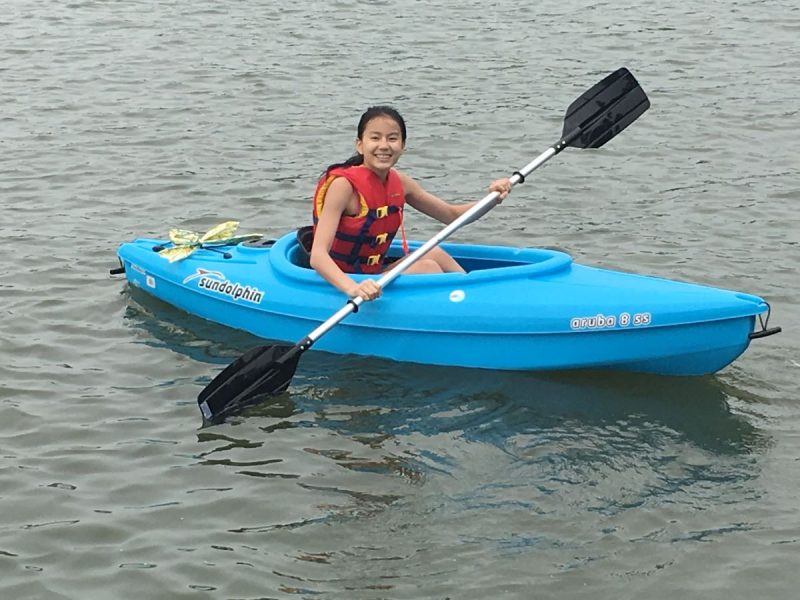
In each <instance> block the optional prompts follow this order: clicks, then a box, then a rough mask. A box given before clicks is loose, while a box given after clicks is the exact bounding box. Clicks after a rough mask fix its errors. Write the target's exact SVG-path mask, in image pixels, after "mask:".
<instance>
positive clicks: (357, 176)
mask: <svg viewBox="0 0 800 600" xmlns="http://www.w3.org/2000/svg"><path fill="white" fill-rule="evenodd" d="M337 177H344V178H345V179H347V181H349V182H350V185H352V186H353V189H354V190H355V192H356V194H357V195H358V203H359V205H360V212H359V214H358V215H356V216H352V217H351V216H348V215H342V218H341V219H340V220H339V227H338V228H337V229H336V235H335V237H334V240H333V244H332V245H331V249H330V252H329V254H330V256H331V258H332V259H333V262H335V263H336V264H337V265H338V266H339V268H340V269H341V270H342V271H344V272H345V273H380V272H381V271H383V269H384V267H385V261H386V253H387V252H388V251H389V246H390V245H391V243H392V240H393V239H394V236H395V234H396V233H397V230H398V228H400V227H401V226H402V223H403V205H404V204H405V191H404V190H403V184H402V182H401V181H400V176H399V175H398V174H397V172H396V171H395V170H394V169H392V170H390V171H389V175H388V177H387V178H386V183H384V182H383V181H381V178H380V177H378V175H376V174H375V173H374V172H373V171H372V170H370V169H369V168H367V167H364V166H360V165H359V166H355V167H344V168H337V169H331V170H330V171H329V172H328V173H327V175H326V176H325V177H322V178H321V179H320V180H319V183H318V184H317V191H316V192H315V193H314V231H316V226H317V222H318V221H319V215H320V214H321V213H322V204H323V203H324V201H325V194H326V193H327V191H328V187H330V185H331V183H332V182H333V180H334V179H336V178H337Z"/></svg>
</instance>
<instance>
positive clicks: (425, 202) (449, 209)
mask: <svg viewBox="0 0 800 600" xmlns="http://www.w3.org/2000/svg"><path fill="white" fill-rule="evenodd" d="M398 175H399V176H400V180H401V181H402V182H403V189H404V191H405V195H406V202H408V204H410V205H411V206H413V207H414V208H415V209H417V210H418V211H419V212H421V213H424V214H426V215H428V216H429V217H431V218H433V219H436V220H437V221H440V222H442V223H444V224H445V225H447V224H449V223H452V222H453V221H455V220H456V219H457V218H458V217H460V216H461V215H463V214H464V213H465V212H467V211H468V210H469V209H470V208H471V207H473V206H475V204H477V202H468V203H466V204H450V203H449V202H445V201H444V200H442V199H441V198H439V197H438V196H435V195H433V194H431V193H430V192H429V191H427V190H425V189H423V187H422V186H421V185H420V184H419V183H417V182H416V181H415V180H414V179H412V178H411V177H409V176H408V175H406V174H405V173H401V172H399V171H398ZM489 191H490V192H499V193H500V200H501V201H502V200H503V199H504V198H505V197H506V196H508V192H509V191H511V181H510V180H509V179H508V178H504V179H497V180H495V181H493V182H492V183H491V185H489Z"/></svg>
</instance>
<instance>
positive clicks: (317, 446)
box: [0, 0, 800, 600]
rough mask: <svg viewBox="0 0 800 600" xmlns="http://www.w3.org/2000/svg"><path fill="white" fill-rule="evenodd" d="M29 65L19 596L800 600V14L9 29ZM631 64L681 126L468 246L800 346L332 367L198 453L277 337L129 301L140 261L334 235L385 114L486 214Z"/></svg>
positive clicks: (584, 162) (44, 4) (7, 379)
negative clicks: (227, 371) (752, 310)
mask: <svg viewBox="0 0 800 600" xmlns="http://www.w3.org/2000/svg"><path fill="white" fill-rule="evenodd" d="M0 40H2V43H0V107H2V110H1V111H0V199H1V200H2V206H3V210H2V212H1V213H0V249H1V250H2V260H1V261H0V319H2V321H0V332H1V333H2V345H0V597H2V598H3V599H6V598H9V599H17V598H24V599H28V598H34V599H60V598H69V599H72V598H75V599H81V600H90V599H108V598H115V599H117V598H120V599H122V598H137V599H140V598H148V599H149V598H158V599H160V598H237V599H245V598H247V599H255V598H325V599H327V598H337V599H338V598H358V599H362V598H370V599H372V598H376V599H377V598H391V599H405V598H435V599H443V598H453V599H455V598H459V599H461V598H467V599H469V598H475V599H484V598H559V599H561V598H570V599H571V598H592V599H597V598H609V599H610V598H613V599H615V600H616V599H622V598H650V599H660V598H664V599H667V598H669V599H673V598H704V599H709V598H712V599H713V598H724V599H725V600H730V599H733V598H779V599H783V598H796V597H797V589H798V586H799V585H800V572H798V568H797V567H798V551H800V524H799V523H800V519H799V518H798V515H797V504H798V487H799V486H798V457H800V408H798V403H797V400H798V392H797V390H798V385H797V384H798V379H800V339H799V338H798V334H797V331H798V327H800V302H799V301H798V291H799V290H800V284H798V276H797V267H796V265H797V261H798V250H799V248H798V241H800V234H799V233H798V218H797V210H798V209H797V207H798V205H800V185H798V171H800V169H798V166H800V161H799V160H798V158H799V157H800V143H798V135H797V129H798V125H800V115H798V98H800V86H798V73H800V49H799V47H798V40H800V8H799V7H798V5H797V3H796V2H790V1H789V0H774V1H770V2H755V1H747V0H745V1H740V2H722V1H720V0H716V1H715V0H711V1H706V2H698V1H696V0H688V1H686V2H680V3H675V2H671V3H665V2H656V3H652V2H641V1H636V0H635V1H634V2H633V3H624V4H619V3H617V4H613V3H596V4H593V5H583V4H582V3H579V2H575V1H567V2H563V1H561V2H553V1H550V0H545V1H543V2H538V3H532V4H531V3H528V4H520V3H518V2H511V1H508V0H497V1H494V2H473V1H464V0H439V1H435V0H432V1H427V2H412V1H410V0H409V1H408V2H353V1H347V0H339V1H334V2H330V3H313V2H309V1H307V0H298V1H296V2H293V3H291V4H289V3H280V4H279V3H266V2H256V1H254V0H235V1H231V2H214V1H212V0H195V1H193V2H178V1H177V0H165V1H161V2H145V1H134V0H119V1H116V2H100V1H88V0H87V1H78V0H76V1H74V2H48V1H45V0H10V2H9V1H7V2H6V3H5V4H4V10H3V11H2V14H0ZM620 66H627V67H629V68H630V69H631V70H632V71H633V72H634V73H635V74H636V76H637V77H638V79H639V81H640V83H641V84H642V86H643V87H644V88H645V89H646V91H647V92H648V94H649V96H650V99H651V102H652V108H651V109H650V111H649V112H648V113H646V114H645V115H644V116H643V117H642V118H641V119H640V120H639V121H638V122H636V123H635V124H634V125H632V126H631V127H630V128H629V129H628V130H626V131H625V132H624V133H623V134H621V135H620V136H619V137H618V138H617V139H615V140H613V141H612V142H611V143H610V144H609V145H607V146H606V147H604V148H602V149H601V150H598V151H578V150H568V151H566V152H564V153H563V154H561V155H559V156H558V157H557V158H556V159H554V160H553V161H551V162H550V163H549V164H548V165H547V166H546V167H545V168H543V169H541V170H540V171H538V172H537V173H536V174H535V175H534V176H532V177H531V178H529V180H528V182H526V183H525V185H523V186H519V187H518V188H516V189H515V191H514V193H513V194H512V195H511V197H509V199H508V200H506V202H504V204H503V205H502V206H501V207H500V208H499V209H496V210H495V211H493V212H492V213H490V214H489V215H487V216H485V217H484V218H483V219H482V220H481V221H479V222H477V223H474V224H473V225H471V226H470V227H468V228H465V229H463V230H461V231H460V232H458V234H457V235H456V236H455V240H454V241H463V242H478V243H510V244H513V245H540V246H555V247H559V248H562V249H564V250H566V251H568V252H570V253H571V254H572V255H573V256H574V257H575V259H576V260H578V261H580V262H584V263H588V264H593V265H600V266H607V267H615V268H619V269H623V270H627V271H634V272H640V273H649V274H656V275H662V276H667V277H670V278H675V279H682V280H689V281H696V282H701V283H707V284H712V285H718V286H722V287H727V288H732V289H737V290H741V291H746V292H749V293H754V294H758V295H761V296H763V297H764V298H766V299H767V300H768V301H769V302H770V303H771V305H772V309H773V315H772V320H771V324H774V325H780V326H782V327H783V328H784V332H783V333H782V334H780V335H778V336H774V337H770V338H767V339H764V340H757V341H755V342H754V343H753V344H752V345H751V348H750V349H749V350H748V351H747V353H746V354H745V355H744V356H742V357H741V358H740V359H739V360H738V361H736V362H735V363H734V364H733V365H731V366H730V367H728V368H726V369H724V370H723V371H721V372H720V373H718V374H716V375H714V376H709V377H702V378H688V379H680V378H660V377H648V376H633V375H624V374H618V375H608V374H602V373H597V372H592V373H556V374H525V373H493V372H489V373H486V372H477V371H468V370H458V369H444V368H430V367H424V366H413V365H400V364H393V363H389V362H383V361H373V360H366V359H359V358H354V357H340V356H331V355H326V354H322V353H316V352H311V353H308V354H307V355H306V356H304V358H303V360H302V361H301V365H300V368H299V370H298V372H297V375H296V376H295V378H294V381H293V385H292V387H291V388H290V391H289V394H287V395H285V396H282V397H281V398H279V399H278V400H276V402H274V403H272V404H269V405H265V406H262V407H260V408H258V409H256V410H254V411H252V412H250V413H249V414H248V415H247V416H246V417H243V418H238V419H232V420H231V421H230V422H229V423H227V424H224V425H221V426H217V427H211V428H205V429H201V428H200V415H199V411H198V409H197V406H196V402H195V398H196V395H197V393H198V392H199V391H200V390H201V389H202V387H203V386H204V385H205V384H206V383H207V382H208V381H209V380H210V378H211V377H213V376H214V374H216V373H217V372H219V370H220V369H221V368H223V367H224V366H225V365H226V364H227V363H228V362H230V361H231V360H232V359H233V358H234V357H235V356H237V355H238V354H240V353H241V352H242V351H244V350H245V349H246V348H248V347H250V346H251V345H254V344H256V343H257V340H256V339H254V338H252V337H250V336H248V335H246V334H243V333H241V332H235V331H231V330H228V329H225V328H223V327H219V326H216V325H212V324H209V323H206V322H204V321H202V320H200V319H197V318H194V317H191V316H189V315H185V314H183V313H181V312H179V311H177V310H174V309H172V308H170V307H168V306H166V305H163V304H161V303H158V302H155V301H153V300H149V299H148V298H147V297H143V296H142V295H141V294H135V293H134V292H132V291H131V290H128V289H127V287H126V286H125V284H124V282H123V281H121V280H120V278H118V277H116V278H115V277H111V276H110V275H109V274H108V270H109V268H112V267H114V266H115V263H116V259H115V250H116V247H117V245H118V244H119V243H121V242H122V241H125V240H128V239H131V238H133V237H138V236H159V237H160V236H164V235H165V234H166V231H167V229H169V228H170V227H175V226H180V227H184V228H189V229H194V230H198V231H205V230H207V229H208V228H210V227H212V226H213V225H215V224H217V223H220V222H222V221H224V220H228V219H237V220H240V221H241V223H242V226H241V230H242V231H244V232H253V231H257V232H263V233H265V234H266V235H269V236H272V237H275V236H277V235H280V234H282V233H284V232H285V231H287V230H289V229H291V228H294V227H297V226H299V225H302V224H305V223H307V222H308V219H309V215H310V195H311V193H312V191H313V187H314V182H315V179H316V176H317V175H318V174H319V173H320V171H321V170H322V169H323V168H324V167H325V166H326V165H327V164H329V163H331V162H334V161H337V160H339V159H342V158H344V157H346V156H348V155H349V154H350V152H351V150H352V146H353V139H354V137H355V124H356V121H357V119H358V116H359V115H360V113H361V111H362V110H363V109H364V107H365V106H367V105H369V104H373V103H378V102H390V103H393V104H395V105H396V106H397V107H398V108H400V110H401V111H402V112H403V113H404V115H405V117H406V119H407V122H408V126H409V136H410V137H409V150H408V153H407V155H406V156H405V157H404V158H403V160H402V162H401V165H400V166H401V167H402V168H404V169H405V170H406V171H408V172H409V173H411V174H412V175H413V176H415V177H416V178H417V179H419V180H420V181H421V182H422V183H423V184H424V185H425V187H426V188H427V189H429V190H431V191H433V192H435V193H437V194H439V195H441V196H442V197H445V198H447V199H450V200H461V199H464V200H466V199H474V198H478V197H481V196H482V195H483V193H484V189H485V186H486V185H487V184H488V182H489V181H490V180H492V179H493V178H495V177H499V176H503V175H507V174H509V173H510V172H511V171H513V170H514V169H517V168H519V167H521V166H523V165H524V164H526V163H527V162H528V161H530V160H531V159H532V158H534V157H535V156H537V155H538V154H539V153H540V152H542V151H544V150H545V149H546V148H547V147H548V146H549V145H550V144H551V143H553V142H555V141H556V139H557V137H558V135H559V133H560V129H561V120H562V117H563V113H564V110H565V109H566V107H567V106H568V105H569V103H570V102H571V101H572V100H573V99H574V98H576V97H577V96H578V95H579V94H581V93H582V92H583V91H584V90H585V89H587V88H588V87H590V86H591V85H592V84H594V83H595V82H596V81H598V80H599V79H600V78H602V76H604V75H605V74H606V73H608V72H610V71H611V70H614V69H616V68H618V67H620ZM408 227H409V229H410V233H411V235H412V237H416V238H424V237H425V236H428V235H430V234H432V233H434V232H435V231H437V230H438V228H439V225H437V224H436V223H433V222H431V221H430V220H428V219H426V218H424V217H422V216H419V215H416V216H413V217H410V218H409V224H408ZM387 293H389V291H388V290H387Z"/></svg>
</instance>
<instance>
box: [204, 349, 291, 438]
mask: <svg viewBox="0 0 800 600" xmlns="http://www.w3.org/2000/svg"><path fill="white" fill-rule="evenodd" d="M301 353H302V351H301V350H300V348H299V347H298V346H282V345H273V346H258V347H257V348H252V349H251V350H248V351H247V352H245V353H244V354H243V355H242V356H240V357H239V358H237V359H236V360H235V361H234V362H232V363H231V364H229V365H228V366H227V367H226V368H225V369H224V370H223V371H222V372H221V373H220V374H219V375H217V376H216V377H215V378H214V379H213V380H212V381H211V383H209V384H208V385H207V386H206V387H205V388H204V389H203V391H202V392H200V394H199V395H198V396H197V404H198V405H199V406H200V411H201V412H202V413H203V420H204V421H206V422H210V423H221V422H222V421H224V420H225V418H226V417H228V416H230V415H232V414H235V413H237V412H239V411H240V410H242V409H243V408H245V407H247V406H252V405H253V404H257V403H259V402H261V401H262V400H264V399H266V398H268V397H269V396H274V395H276V394H280V393H281V392H284V391H286V388H288V387H289V384H290V383H291V381H292V377H293V376H294V372H295V369H297V363H298V361H299V360H300V355H301Z"/></svg>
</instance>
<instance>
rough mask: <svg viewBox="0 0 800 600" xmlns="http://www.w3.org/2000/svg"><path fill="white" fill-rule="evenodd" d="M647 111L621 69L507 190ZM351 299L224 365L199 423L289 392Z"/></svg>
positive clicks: (494, 196)
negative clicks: (296, 332) (292, 339)
mask: <svg viewBox="0 0 800 600" xmlns="http://www.w3.org/2000/svg"><path fill="white" fill-rule="evenodd" d="M649 107H650V101H649V100H648V99H647V95H646V94H645V93H644V90H643V89H642V88H641V87H640V86H639V83H638V82H637V81H636V79H635V78H634V76H633V75H632V74H631V72H630V71H628V69H626V68H622V69H618V70H617V71H614V72H613V73H611V74H610V75H608V76H607V77H605V78H604V79H603V80H602V81H600V82H599V83H597V84H596V85H594V86H593V87H592V88H590V89H589V90H588V91H587V92H585V93H584V94H582V95H581V96H580V97H579V98H578V99H576V100H575V101H574V102H573V103H572V104H570V106H569V108H568V109H567V114H566V116H565V117H564V129H563V131H562V133H561V139H559V141H558V142H556V143H555V144H553V145H552V146H551V147H550V148H548V149H547V150H545V151H544V152H543V153H542V154H540V155H539V156H538V157H537V158H536V159H534V160H533V161H531V162H530V163H528V164H527V165H526V166H524V167H523V168H522V169H520V170H519V171H514V173H513V175H512V176H511V185H512V186H513V185H516V184H517V183H524V181H525V177H526V176H527V175H528V174H530V173H531V172H532V171H534V170H536V169H537V168H539V167H540V166H541V165H543V164H544V163H545V162H547V161H548V160H550V159H551V158H552V157H553V156H555V155H556V154H558V153H559V152H561V151H562V150H563V149H564V148H567V147H570V146H571V147H573V148H599V147H600V146H602V145H603V144H605V143H606V142H608V141H609V140H610V139H611V138H613V137H614V136H615V135H617V134H618V133H619V132H621V131H622V130H623V129H625V128H626V127H627V126H628V125H630V124H631V123H633V122H634V121H635V120H636V119H637V118H638V117H639V116H640V115H641V114H642V113H643V112H645V111H646V110H647V109H648V108H649ZM499 196H500V194H499V193H497V192H492V193H491V194H488V195H487V196H486V197H484V198H483V199H482V200H480V201H479V202H477V203H476V204H475V205H474V206H472V207H471V208H470V209H469V210H468V211H466V212H465V213H464V214H462V215H461V216H460V217H458V218H457V219H456V220H455V221H453V222H452V223H450V224H449V225H447V226H446V227H445V228H444V229H442V230H441V231H440V232H439V233H438V234H437V235H436V236H434V237H433V238H431V239H430V240H428V241H427V242H425V243H424V244H422V245H421V246H420V247H419V248H417V250H415V251H414V252H412V253H411V254H409V255H408V256H406V257H405V258H403V259H402V260H400V261H398V262H397V263H395V265H394V266H393V267H392V269H391V270H390V271H388V272H386V273H385V274H383V275H382V276H381V277H380V279H378V280H376V282H375V283H376V284H377V285H378V287H380V288H384V287H386V286H387V285H389V284H390V283H391V282H392V281H394V280H395V279H396V278H397V277H399V276H400V275H401V274H402V273H403V272H404V271H406V270H407V269H408V268H409V267H410V266H411V265H413V264H414V263H416V262H417V261H418V260H419V259H421V258H422V257H423V255H424V254H425V253H426V252H428V251H429V250H431V249H432V248H434V247H436V246H437V245H439V244H440V243H441V242H442V241H444V240H445V239H447V238H448V237H449V236H450V235H452V234H453V233H454V232H455V231H456V230H458V229H459V228H461V227H462V226H464V225H466V224H468V223H471V222H473V221H475V220H477V219H479V218H481V217H482V216H483V215H485V214H486V213H487V212H489V211H490V210H491V209H492V208H494V207H495V206H496V205H497V200H498V198H499ZM363 302H364V301H363V299H362V298H360V297H356V298H351V299H350V300H348V301H347V302H346V303H345V305H344V306H343V307H342V308H341V309H339V311H337V312H336V313H335V314H334V315H332V316H331V317H330V318H329V319H328V320H327V321H325V322H324V323H322V324H321V325H320V326H319V327H317V328H316V329H315V330H314V331H312V332H311V333H309V334H308V335H307V336H306V337H304V338H303V339H302V340H300V341H299V342H297V343H296V344H295V345H294V346H289V345H281V344H274V345H269V346H258V347H256V348H253V349H251V350H249V351H248V352H246V353H245V354H243V355H242V356H240V357H239V358H238V359H236V360H235V361H234V362H233V363H231V364H230V365H228V366H227V367H226V368H225V369H224V370H223V371H222V372H221V373H220V374H219V375H217V376H216V377H215V378H214V379H213V380H212V381H211V383H209V384H208V385H207V386H206V387H205V389H203V391H202V392H200V395H199V396H198V397H197V403H198V404H199V405H200V410H201V412H202V413H203V418H204V420H205V422H210V423H220V422H222V421H223V420H224V419H225V418H226V417H227V416H229V415H231V414H234V413H236V412H238V411H240V410H241V409H242V408H244V407H246V406H250V405H253V404H257V403H258V402H261V401H262V400H264V399H266V398H268V397H269V396H273V395H275V394H279V393H281V392H283V391H285V390H286V388H288V387H289V383H291V381H292V377H293V376H294V372H295V369H296V368H297V363H298V361H299V360H300V356H301V355H302V354H303V352H305V351H306V350H308V349H309V348H311V346H312V345H313V344H314V342H316V341H317V340H318V339H319V338H320V337H322V336H323V335H325V333H327V332H328V331H329V330H330V329H331V328H333V327H334V326H335V325H337V324H338V323H339V322H340V321H341V320H342V319H344V318H345V317H346V316H347V315H349V314H350V313H353V312H357V311H358V307H359V306H361V304H362V303H363Z"/></svg>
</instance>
